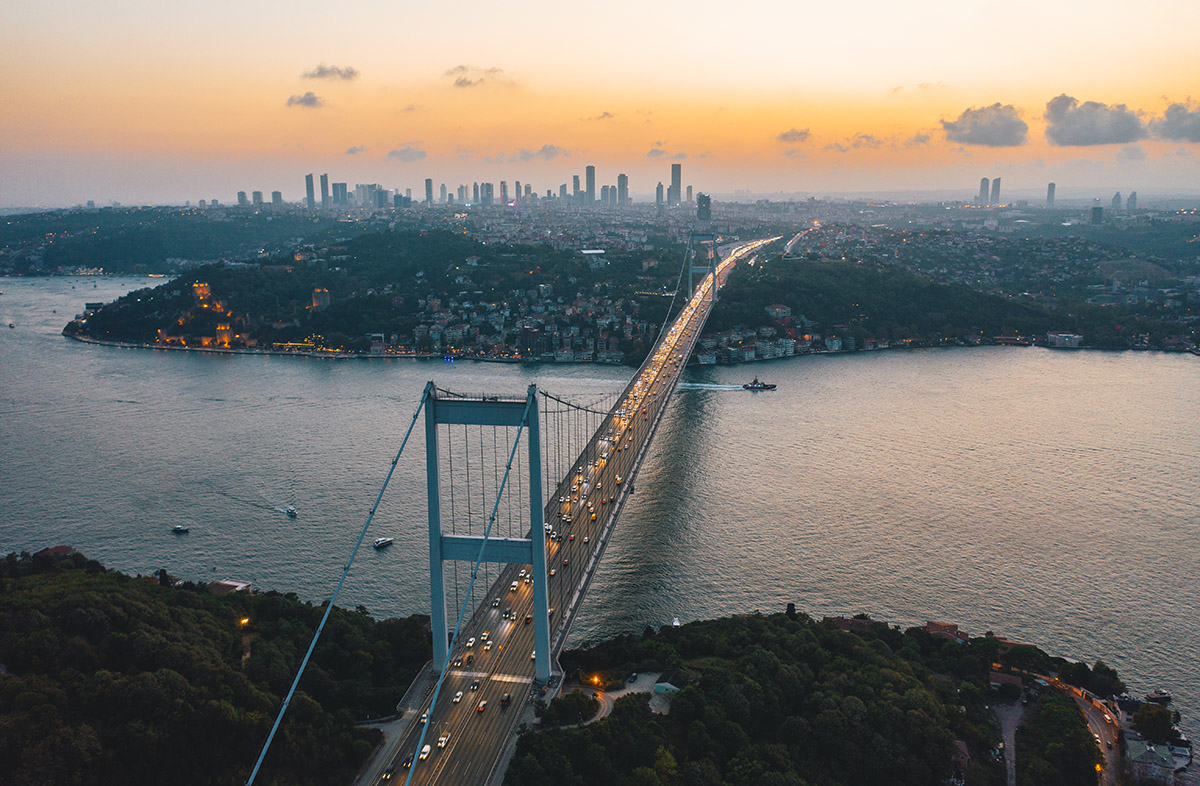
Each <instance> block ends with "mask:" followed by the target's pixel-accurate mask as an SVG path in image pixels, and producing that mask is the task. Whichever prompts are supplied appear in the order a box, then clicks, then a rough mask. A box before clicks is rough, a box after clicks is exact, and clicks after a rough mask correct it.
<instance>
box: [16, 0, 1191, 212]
mask: <svg viewBox="0 0 1200 786" xmlns="http://www.w3.org/2000/svg"><path fill="white" fill-rule="evenodd" d="M870 6H871V7H870V9H869V12H867V13H862V12H860V11H859V10H856V11H854V12H853V13H851V12H843V11H838V10H835V9H832V8H803V9H801V8H795V7H792V6H790V5H786V4H774V3H769V4H764V5H761V6H759V7H756V8H755V9H754V11H755V13H754V14H753V15H749V14H743V15H725V14H722V15H720V16H717V15H716V14H715V9H716V8H717V7H716V6H713V5H710V4H705V3H693V4H688V5H675V4H671V5H664V6H662V7H656V8H641V7H636V8H635V7H633V6H631V5H627V4H622V3H615V4H612V5H610V6H606V9H605V12H604V13H603V14H601V13H599V12H595V11H591V10H587V9H571V10H567V11H564V10H563V9H562V8H561V7H555V6H549V5H548V4H543V3H527V4H522V5H521V6H520V7H519V8H512V7H507V6H506V7H504V8H494V7H491V6H488V5H486V4H482V3H474V2H468V3H466V4H465V5H464V6H463V7H462V8H461V12H456V13H455V14H446V13H444V12H439V11H438V10H437V9H432V8H430V9H408V8H405V9H398V8H393V7H390V6H386V5H374V4H368V5H366V6H364V7H362V8H361V9H359V10H357V11H356V13H355V14H345V13H343V12H340V11H338V10H337V9H333V8H322V7H314V8H309V9H300V10H296V9H295V8H294V7H292V6H285V5H283V4H281V3H272V2H266V3H262V4H258V5H256V6H254V7H253V8H244V7H241V6H236V5H234V4H231V3H224V2H214V3H209V4H205V5H204V6H203V7H194V8H186V9H183V8H171V9H161V8H159V7H153V8H154V9H155V10H154V12H153V13H148V12H147V11H146V9H147V8H151V7H150V6H146V8H143V4H141V3H138V2H131V1H126V2H118V3H116V4H115V5H109V6H105V7H103V8H99V7H97V8H93V7H89V6H87V5H84V4H75V3H66V4H59V5H56V6H45V5H41V4H36V5H35V4H32V3H20V4H17V5H16V6H15V7H14V8H13V9H12V10H11V12H10V14H9V21H10V24H8V25H6V30H5V32H4V33H0V36H3V37H2V38H0V40H3V42H4V44H5V46H4V48H3V54H0V58H3V59H2V61H0V62H3V63H4V67H3V68H0V85H2V86H3V90H4V93H5V95H6V96H8V97H9V112H7V113H6V118H5V120H4V121H0V122H3V123H4V125H3V127H2V131H0V133H2V134H3V136H4V138H5V140H6V144H5V146H4V150H3V151H2V152H0V173H2V174H3V177H2V178H0V184H2V185H0V206H26V205H36V204H45V205H48V206H54V205H70V204H77V203H81V202H84V201H87V200H89V199H92V200H95V201H96V202H97V203H106V202H108V201H110V200H118V201H122V202H126V203H163V202H167V203H182V202H184V201H186V200H192V201H196V200H198V199H199V198H204V197H206V196H207V197H210V198H211V197H212V196H217V197H218V198H221V199H222V201H224V200H226V199H231V198H232V195H233V194H234V193H236V191H237V190H242V189H245V190H247V191H250V190H263V191H264V192H265V193H269V192H271V191H274V190H282V192H283V196H284V198H285V199H286V200H288V201H299V200H301V199H303V198H305V196H306V195H305V194H304V193H303V191H302V190H301V189H302V185H301V184H299V183H298V182H297V178H296V174H295V173H297V172H300V173H306V172H318V173H322V172H329V173H330V176H331V177H333V178H335V179H337V180H339V181H345V182H350V183H353V182H378V183H381V184H382V185H384V186H386V187H389V188H401V189H405V188H412V189H414V191H415V192H416V193H418V194H420V193H421V191H422V190H423V189H422V186H423V181H424V180H425V178H429V177H432V178H433V180H434V181H435V182H436V183H439V184H440V183H442V182H445V183H447V184H448V185H450V186H451V187H452V189H453V187H454V186H455V185H457V184H461V183H471V182H473V181H483V180H487V181H491V182H496V183H499V182H500V181H502V180H508V181H510V182H511V181H514V180H517V179H519V180H521V181H522V183H527V184H528V183H531V184H533V186H534V190H535V192H538V193H541V194H544V193H545V190H546V189H555V188H557V187H558V185H559V184H561V183H563V182H567V183H570V182H571V180H570V176H571V175H572V174H577V173H583V171H584V169H585V167H586V166H588V165H591V166H595V167H596V170H597V181H596V182H597V185H596V189H597V192H599V191H600V189H601V188H602V186H603V185H610V186H611V185H614V184H615V177H616V174H617V173H626V174H628V175H629V177H630V193H631V194H639V195H646V194H651V193H653V190H654V185H655V184H656V183H657V182H658V181H660V180H662V181H664V182H667V177H665V176H664V175H663V174H661V173H662V171H663V169H664V167H665V165H667V164H670V163H674V162H682V163H686V165H687V167H688V171H689V173H690V175H689V182H690V183H691V184H692V185H694V186H695V188H696V190H700V191H705V192H706V193H716V194H722V193H732V192H734V191H738V190H745V191H750V192H754V193H777V192H781V193H834V194H836V193H847V192H858V193H861V192H871V191H877V192H887V191H922V190H930V191H946V190H953V191H956V192H961V194H962V198H963V199H964V200H966V199H970V198H972V196H973V194H974V187H973V185H972V182H978V179H979V177H980V176H982V175H984V174H986V175H987V176H989V177H1003V179H1004V182H1005V184H1006V190H1008V191H1011V192H1013V193H1020V192H1022V191H1029V192H1033V191H1041V190H1044V189H1045V184H1046V183H1047V182H1050V181H1055V182H1057V183H1059V184H1060V188H1061V189H1063V191H1060V194H1059V195H1060V197H1061V196H1063V195H1064V193H1070V190H1071V189H1072V188H1077V187H1079V188H1093V189H1096V190H1097V194H1100V193H1103V192H1105V191H1107V192H1109V193H1111V191H1112V190H1117V189H1120V190H1124V191H1130V190H1139V191H1140V192H1141V193H1143V194H1153V193H1155V192H1170V191H1178V190H1180V189H1187V188H1192V189H1194V188H1195V185H1194V184H1195V183H1196V182H1197V181H1198V180H1200V158H1198V156H1200V106H1198V105H1197V104H1196V103H1195V101H1194V100H1193V98H1192V95H1191V92H1190V91H1191V90H1192V89H1193V88H1192V87H1191V85H1190V81H1191V79H1190V73H1188V72H1187V70H1186V69H1182V68H1180V67H1179V65H1180V64H1181V63H1186V62H1188V61H1189V59H1190V58H1191V51H1192V50H1191V42H1190V40H1189V33H1190V31H1191V30H1194V29H1195V28H1196V27H1197V25H1200V9H1196V8H1194V7H1185V6H1180V5H1179V4H1177V3H1171V2H1166V1H1165V0H1157V1H1155V2H1150V3H1147V4H1144V5H1143V6H1141V7H1139V13H1138V15H1137V16H1136V17H1133V18H1130V17H1129V15H1128V13H1127V6H1126V5H1125V4H1121V3H1117V2H1114V1H1112V0H1103V1H1102V2H1090V3H1083V2H1068V3H1063V4H1060V5H1058V6H1056V7H1055V8H1054V9H1051V10H1046V9H1039V10H1038V12H1037V16H1036V17H1034V16H1032V14H1033V10H1034V9H1033V8H1032V7H1031V8H1029V9H1023V8H1022V7H1016V8H1008V9H1006V11H1005V13H1003V14H995V13H989V12H985V11H984V10H982V9H964V8H958V7H949V6H947V7H945V8H943V7H942V5H941V4H933V3H928V4H924V5H920V6H906V7H904V8H897V7H894V6H892V5H888V4H883V3H872V4H870ZM1026 10H1028V11H1029V13H1025V11H1026ZM635 11H636V13H635ZM135 18H136V19H137V20H138V24H137V25H136V26H131V25H130V24H129V20H131V19H135ZM631 18H632V19H636V20H637V25H636V26H634V25H632V24H630V23H629V22H628V20H629V19H631ZM1032 18H1036V19H1038V20H1039V21H1038V23H1036V24H1034V23H1031V22H1030V20H1031V19H1032ZM364 19H370V20H371V23H370V24H369V25H364V24H363V20H364ZM281 20H284V22H281ZM231 22H236V24H231ZM717 22H719V24H718V23H717ZM396 30H404V31H405V35H404V38H403V39H402V40H401V41H400V42H399V43H397V42H396V41H394V40H392V38H391V36H392V35H393V33H394V31H396ZM181 31H187V32H186V35H185V34H183V32H181ZM584 33H586V39H584V38H582V35H583V34H584ZM581 42H583V43H581ZM580 48H582V50H583V52H584V55H583V56H580V55H579V51H578V50H579V49H580ZM593 55H594V56H593ZM452 193H453V190H452ZM643 198H644V197H643Z"/></svg>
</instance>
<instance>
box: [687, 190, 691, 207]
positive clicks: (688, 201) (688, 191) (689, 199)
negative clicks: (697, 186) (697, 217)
mask: <svg viewBox="0 0 1200 786" xmlns="http://www.w3.org/2000/svg"><path fill="white" fill-rule="evenodd" d="M687 203H688V204H689V205H690V204H692V187H691V186H688V190H687Z"/></svg>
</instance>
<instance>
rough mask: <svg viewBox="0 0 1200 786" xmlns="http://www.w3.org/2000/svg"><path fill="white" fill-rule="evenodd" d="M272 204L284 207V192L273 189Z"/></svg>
mask: <svg viewBox="0 0 1200 786" xmlns="http://www.w3.org/2000/svg"><path fill="white" fill-rule="evenodd" d="M271 204H272V205H274V206H275V207H283V192H282V191H272V192H271Z"/></svg>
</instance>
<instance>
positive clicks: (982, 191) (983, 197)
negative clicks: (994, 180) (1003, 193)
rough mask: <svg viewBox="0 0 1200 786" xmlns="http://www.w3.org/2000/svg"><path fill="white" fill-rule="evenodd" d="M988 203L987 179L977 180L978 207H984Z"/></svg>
mask: <svg viewBox="0 0 1200 786" xmlns="http://www.w3.org/2000/svg"><path fill="white" fill-rule="evenodd" d="M987 203H988V179H987V178H986V177H981V178H979V202H978V203H977V204H978V205H979V206H980V207H984V206H985V205H987Z"/></svg>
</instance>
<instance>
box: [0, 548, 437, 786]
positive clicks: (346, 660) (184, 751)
mask: <svg viewBox="0 0 1200 786" xmlns="http://www.w3.org/2000/svg"><path fill="white" fill-rule="evenodd" d="M322 611H323V609H322V608H321V607H317V606H313V605H311V604H308V603H304V602H301V601H299V600H298V599H296V597H295V596H294V595H281V594H279V593H277V592H266V593H261V594H252V593H249V592H235V593H231V594H228V595H223V596H217V595H214V594H210V593H208V592H205V591H203V588H202V587H201V586H197V585H193V584H190V583H186V584H183V585H182V586H180V587H178V588H172V587H168V586H163V584H162V583H160V581H159V580H157V579H154V578H150V577H139V578H131V577H129V576H127V575H125V574H122V573H117V572H115V571H109V570H106V569H105V568H104V567H103V566H102V565H100V563H98V562H96V561H94V560H89V559H87V558H86V557H84V556H83V555H81V554H78V553H72V554H70V555H67V556H61V557H53V556H35V557H31V556H29V555H28V554H23V555H20V556H18V555H15V554H10V555H8V557H7V558H6V559H5V560H3V561H0V664H2V665H3V668H0V782H3V783H5V784H83V783H86V784H96V785H97V786H103V785H105V784H114V785H115V784H122V785H123V786H125V785H127V784H143V783H170V784H177V785H181V784H196V785H197V786H200V785H201V784H229V785H230V786H234V785H235V784H242V783H245V779H246V777H247V776H248V775H249V772H250V768H251V767H252V766H253V764H254V761H255V759H256V758H257V756H258V752H259V749H260V747H261V746H262V744H263V741H264V740H265V739H266V736H267V732H268V731H269V729H270V725H271V723H272V722H273V721H274V718H275V714H276V712H277V711H278V709H279V706H280V704H281V702H282V696H283V694H284V693H285V692H286V691H287V688H288V687H289V685H290V684H291V680H292V679H293V678H294V676H295V672H296V668H297V667H298V665H299V661H300V658H301V657H303V654H304V652H305V650H306V649H307V647H308V643H309V641H310V639H311V637H312V634H313V631H314V630H315V629H316V626H317V623H318V621H319V618H320V615H321V613H322ZM243 620H245V622H243ZM429 657H430V640H429V634H428V632H427V631H426V630H425V628H424V626H423V623H422V620H420V619H418V618H415V617H409V618H407V619H388V620H382V621H376V620H375V619H373V618H371V617H369V616H368V615H367V614H366V613H365V610H360V611H358V612H355V611H344V610H341V609H335V610H334V613H333V614H332V615H331V617H330V620H329V623H328V624H327V626H326V628H325V632H324V634H323V636H322V639H321V643H320V645H319V646H318V647H317V650H316V652H315V654H314V656H313V660H312V662H311V663H310V664H309V667H308V670H307V671H306V673H305V676H304V679H303V680H302V681H301V683H300V689H299V690H298V691H297V693H296V696H295V698H294V699H293V701H292V704H291V707H290V709H289V711H288V717H287V719H286V720H285V721H284V723H283V726H282V727H281V729H280V733H279V735H278V736H277V737H276V739H275V743H274V745H273V747H272V751H271V754H270V755H269V756H268V758H267V762H266V764H265V765H264V771H263V773H262V774H260V777H259V780H258V782H259V783H262V784H283V783H287V784H313V785H314V786H316V784H331V783H346V782H349V780H350V779H351V778H352V776H353V774H354V772H355V771H356V770H357V769H358V767H359V766H360V765H361V763H362V762H363V761H364V760H365V759H366V757H367V756H368V755H369V753H370V750H371V749H372V747H373V746H374V743H375V742H376V740H377V738H378V732H376V731H370V730H360V729H355V728H354V726H353V722H354V721H356V720H360V719H363V718H367V717H379V716H383V715H387V714H390V713H391V712H392V711H393V708H394V707H395V704H396V702H397V701H398V700H399V699H400V697H401V696H402V695H403V694H404V691H405V690H406V689H407V688H408V685H409V683H410V682H411V681H412V678H413V676H414V675H415V673H416V671H417V669H419V668H420V667H421V665H422V664H423V663H424V662H425V661H426V660H427V659H428V658H429Z"/></svg>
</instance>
